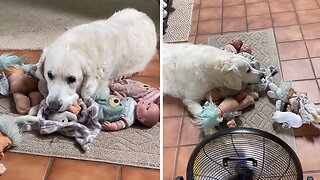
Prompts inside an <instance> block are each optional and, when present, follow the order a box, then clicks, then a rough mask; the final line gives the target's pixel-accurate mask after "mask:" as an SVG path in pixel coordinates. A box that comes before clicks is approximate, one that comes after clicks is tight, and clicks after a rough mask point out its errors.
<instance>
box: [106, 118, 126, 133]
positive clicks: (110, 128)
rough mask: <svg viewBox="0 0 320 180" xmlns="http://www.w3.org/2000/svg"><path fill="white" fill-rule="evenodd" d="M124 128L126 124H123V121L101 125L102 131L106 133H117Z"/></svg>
mask: <svg viewBox="0 0 320 180" xmlns="http://www.w3.org/2000/svg"><path fill="white" fill-rule="evenodd" d="M124 128H126V124H125V123H124V121H123V120H119V121H115V122H109V121H105V122H104V123H103V124H102V129H104V130H106V131H119V130H121V129H124Z"/></svg>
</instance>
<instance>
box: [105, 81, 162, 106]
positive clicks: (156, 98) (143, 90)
mask: <svg viewBox="0 0 320 180" xmlns="http://www.w3.org/2000/svg"><path fill="white" fill-rule="evenodd" d="M109 88H110V89H111V91H113V92H118V93H119V94H121V96H124V97H132V98H133V99H134V100H135V101H136V102H139V101H140V100H141V99H142V100H145V101H147V102H150V103H151V102H152V103H156V104H157V105H158V106H159V108H160V89H159V88H152V87H150V86H149V85H147V84H144V83H142V82H140V81H135V80H131V79H123V80H120V81H117V82H114V83H111V84H110V85H109Z"/></svg>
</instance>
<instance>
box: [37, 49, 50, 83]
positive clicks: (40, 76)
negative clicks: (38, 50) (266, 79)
mask: <svg viewBox="0 0 320 180" xmlns="http://www.w3.org/2000/svg"><path fill="white" fill-rule="evenodd" d="M47 52H48V49H47V48H44V49H43V51H42V54H41V56H40V59H39V62H38V63H37V64H36V67H37V70H36V73H35V76H36V77H37V78H38V79H41V80H44V81H45V78H44V61H45V59H46V55H47Z"/></svg>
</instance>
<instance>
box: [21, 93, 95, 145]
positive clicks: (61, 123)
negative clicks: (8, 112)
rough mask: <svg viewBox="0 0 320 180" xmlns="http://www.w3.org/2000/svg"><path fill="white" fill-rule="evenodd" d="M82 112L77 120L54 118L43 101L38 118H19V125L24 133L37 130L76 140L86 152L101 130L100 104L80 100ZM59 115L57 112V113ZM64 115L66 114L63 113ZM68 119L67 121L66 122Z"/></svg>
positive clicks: (62, 115)
mask: <svg viewBox="0 0 320 180" xmlns="http://www.w3.org/2000/svg"><path fill="white" fill-rule="evenodd" d="M78 101H79V105H80V106H81V108H82V110H81V112H80V114H79V115H78V116H77V118H76V119H70V118H69V119H68V117H67V116H64V114H58V115H59V116H52V114H50V113H53V112H50V111H49V110H48V107H47V105H46V103H45V100H43V101H42V102H41V103H40V106H39V110H38V114H37V116H30V115H26V116H21V117H18V118H17V121H18V125H19V126H20V128H21V129H22V131H24V132H25V131H31V130H37V131H39V132H40V134H51V133H55V132H57V133H59V134H61V135H64V136H67V137H72V138H75V140H76V141H77V142H78V143H79V144H80V145H81V147H82V149H83V150H84V151H88V150H89V149H90V145H91V143H92V141H93V140H94V138H96V136H97V135H98V134H99V132H100V130H101V124H100V123H99V122H98V118H97V116H98V110H99V104H97V103H96V102H95V101H94V100H93V99H90V100H88V101H86V102H83V101H82V100H81V99H79V100H78ZM56 113H57V112H56ZM63 113H64V112H63ZM48 117H62V119H63V120H62V119H48ZM66 119H67V120H66Z"/></svg>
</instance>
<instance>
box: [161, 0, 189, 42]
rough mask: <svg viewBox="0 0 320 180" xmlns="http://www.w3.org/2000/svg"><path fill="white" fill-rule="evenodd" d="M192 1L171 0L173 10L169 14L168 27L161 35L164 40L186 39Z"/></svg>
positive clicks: (187, 37) (177, 40)
mask: <svg viewBox="0 0 320 180" xmlns="http://www.w3.org/2000/svg"><path fill="white" fill-rule="evenodd" d="M193 3H194V2H193V0H173V4H172V7H174V8H175V10H174V11H173V12H172V13H170V14H169V19H168V28H167V30H166V34H165V35H164V36H163V41H164V42H184V41H188V39H189V33H190V27H191V20H192V11H193Z"/></svg>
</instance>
